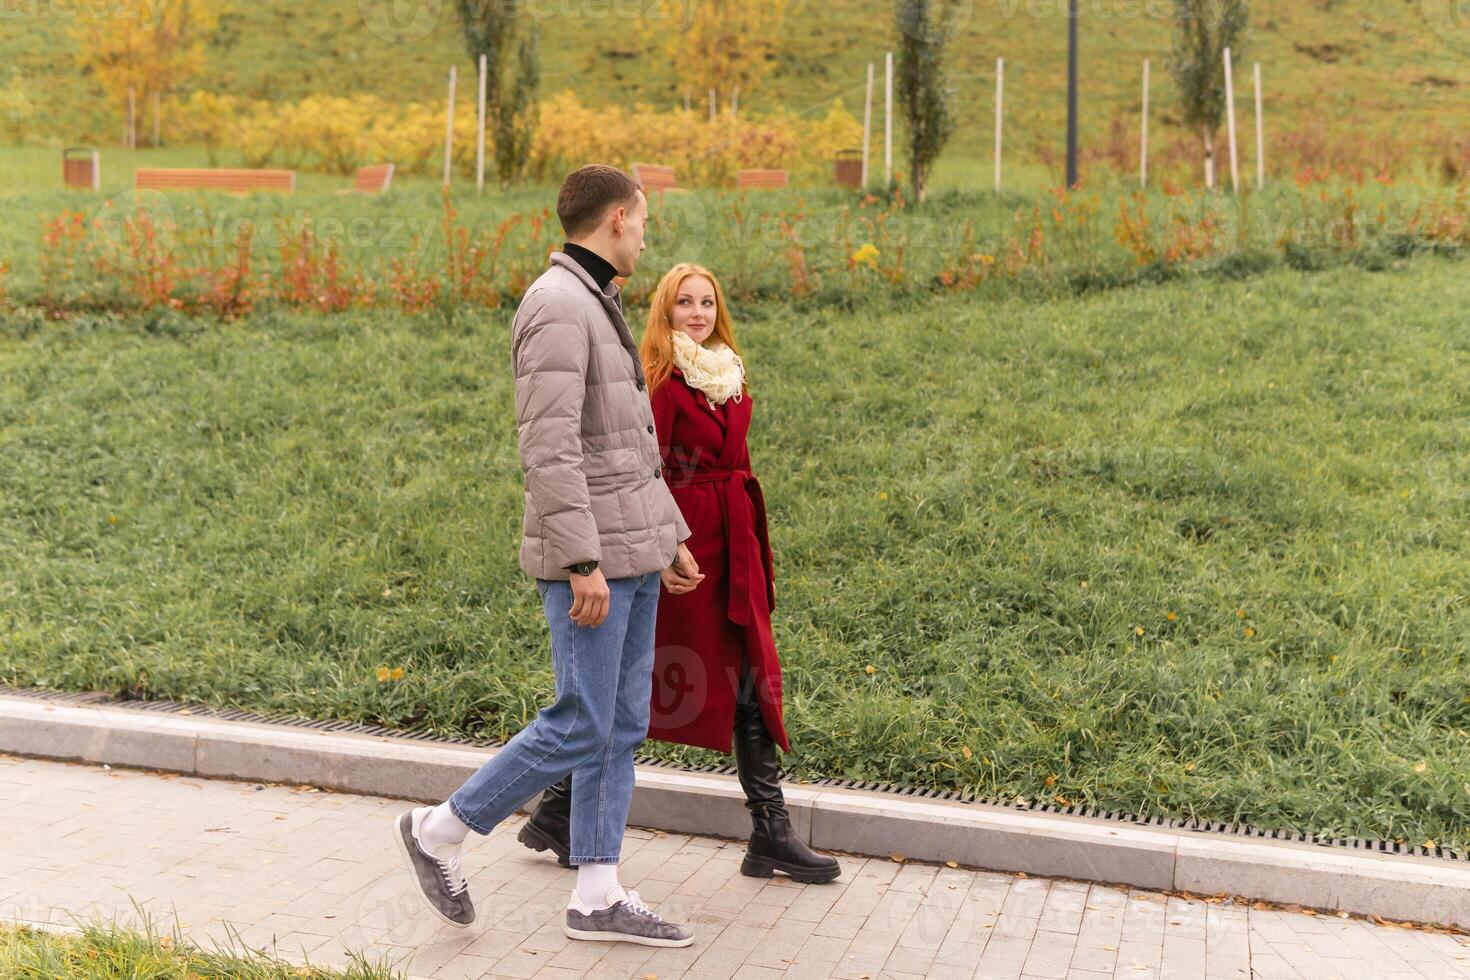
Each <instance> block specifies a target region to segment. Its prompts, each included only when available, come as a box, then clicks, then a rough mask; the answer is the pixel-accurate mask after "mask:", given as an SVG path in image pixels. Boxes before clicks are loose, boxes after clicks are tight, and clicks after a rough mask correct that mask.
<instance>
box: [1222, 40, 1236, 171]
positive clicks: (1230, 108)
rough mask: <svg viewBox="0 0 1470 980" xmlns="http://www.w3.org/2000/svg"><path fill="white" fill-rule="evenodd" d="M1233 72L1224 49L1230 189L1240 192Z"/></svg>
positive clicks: (1227, 49) (1228, 53) (1227, 53)
mask: <svg viewBox="0 0 1470 980" xmlns="http://www.w3.org/2000/svg"><path fill="white" fill-rule="evenodd" d="M1234 76H1235V72H1234V70H1233V69H1232V67H1231V64H1230V49H1229V48H1226V49H1225V132H1226V134H1227V136H1228V137H1229V139H1230V189H1231V191H1233V192H1234V193H1236V194H1239V193H1240V159H1239V156H1238V155H1237V153H1236V149H1235V80H1234Z"/></svg>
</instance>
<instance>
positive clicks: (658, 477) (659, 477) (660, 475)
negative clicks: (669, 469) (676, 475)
mask: <svg viewBox="0 0 1470 980" xmlns="http://www.w3.org/2000/svg"><path fill="white" fill-rule="evenodd" d="M663 477H664V471H663V470H654V471H653V478H654V479H655V480H662V479H663Z"/></svg>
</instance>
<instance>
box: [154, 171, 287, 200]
mask: <svg viewBox="0 0 1470 980" xmlns="http://www.w3.org/2000/svg"><path fill="white" fill-rule="evenodd" d="M133 183H134V186H136V187H137V188H139V189H148V190H177V189H198V190H225V191H252V190H270V191H283V192H285V193H288V194H289V193H291V192H293V191H295V189H296V171H294V170H240V169H229V168H213V169H190V168H158V167H140V168H138V169H137V170H136V171H135V172H134V174H133Z"/></svg>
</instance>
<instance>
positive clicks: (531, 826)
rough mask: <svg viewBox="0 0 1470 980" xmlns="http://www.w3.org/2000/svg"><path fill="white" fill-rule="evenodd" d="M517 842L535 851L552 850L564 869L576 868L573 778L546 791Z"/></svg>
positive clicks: (522, 828)
mask: <svg viewBox="0 0 1470 980" xmlns="http://www.w3.org/2000/svg"><path fill="white" fill-rule="evenodd" d="M516 839H517V840H519V841H520V842H521V843H522V844H525V845H526V846H527V847H529V848H530V849H531V850H533V851H546V850H549V851H551V852H552V853H553V854H555V855H556V863H557V864H559V865H561V866H562V867H563V868H570V867H571V866H572V862H571V860H570V859H571V856H572V777H571V775H570V774H568V775H567V776H564V777H563V778H562V779H560V780H559V781H557V782H554V783H552V784H551V785H550V786H548V787H546V790H545V791H544V792H543V793H542V794H541V802H540V803H538V804H536V811H535V812H534V813H532V814H531V818H530V819H529V820H527V821H526V822H525V824H524V825H523V826H522V827H521V832H520V833H519V834H517V835H516Z"/></svg>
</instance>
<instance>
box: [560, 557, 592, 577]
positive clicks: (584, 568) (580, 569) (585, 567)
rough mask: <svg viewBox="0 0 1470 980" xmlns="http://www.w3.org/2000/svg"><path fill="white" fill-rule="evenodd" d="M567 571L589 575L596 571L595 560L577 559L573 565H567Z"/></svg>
mask: <svg viewBox="0 0 1470 980" xmlns="http://www.w3.org/2000/svg"><path fill="white" fill-rule="evenodd" d="M567 571H569V572H576V573H577V574H578V575H591V574H592V573H593V572H595V571H597V562H596V561H595V560H594V561H579V562H577V564H575V565H568V566H567Z"/></svg>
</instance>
